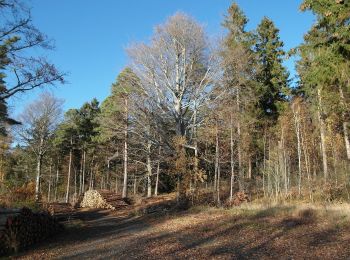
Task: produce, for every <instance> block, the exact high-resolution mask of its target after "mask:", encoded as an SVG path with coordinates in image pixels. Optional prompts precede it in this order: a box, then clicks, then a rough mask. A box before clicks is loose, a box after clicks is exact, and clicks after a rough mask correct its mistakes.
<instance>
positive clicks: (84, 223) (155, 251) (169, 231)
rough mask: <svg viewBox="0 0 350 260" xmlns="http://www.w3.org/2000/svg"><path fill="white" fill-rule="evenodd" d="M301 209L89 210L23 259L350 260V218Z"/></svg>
mask: <svg viewBox="0 0 350 260" xmlns="http://www.w3.org/2000/svg"><path fill="white" fill-rule="evenodd" d="M293 210H294V209H292V208H288V207H285V208H278V209H266V210H259V211H255V210H251V211H247V210H245V211H244V210H243V211H237V210H223V209H208V208H200V209H192V210H190V211H187V212H179V213H172V215H171V216H170V215H167V214H162V215H161V216H160V215H155V214H148V215H143V216H137V215H135V214H133V213H132V209H130V208H129V209H125V210H121V211H117V212H113V211H109V210H83V211H79V213H78V214H77V215H76V216H77V218H76V219H75V220H72V221H71V223H67V229H66V231H64V232H63V233H62V234H60V235H59V236H57V237H55V238H52V239H51V240H49V241H47V242H46V243H45V244H42V245H40V246H37V247H36V248H35V249H31V250H29V251H27V252H24V253H22V254H21V255H18V256H17V257H15V258H18V259H82V258H85V259H86V258H88V259H185V258H186V259H277V258H278V259H349V257H350V248H349V246H348V245H349V243H350V225H349V221H348V219H345V217H344V216H332V217H330V218H329V219H328V218H326V217H324V216H322V217H319V216H317V214H316V213H315V212H313V211H308V210H304V211H302V212H301V213H300V212H299V213H298V214H295V212H294V211H293Z"/></svg>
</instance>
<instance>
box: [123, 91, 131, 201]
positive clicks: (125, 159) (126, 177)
mask: <svg viewBox="0 0 350 260" xmlns="http://www.w3.org/2000/svg"><path fill="white" fill-rule="evenodd" d="M124 102H125V130H124V138H125V139H124V182H123V193H122V197H123V198H126V197H127V195H128V127H129V126H128V117H129V112H128V98H127V97H126V98H125V99H124Z"/></svg>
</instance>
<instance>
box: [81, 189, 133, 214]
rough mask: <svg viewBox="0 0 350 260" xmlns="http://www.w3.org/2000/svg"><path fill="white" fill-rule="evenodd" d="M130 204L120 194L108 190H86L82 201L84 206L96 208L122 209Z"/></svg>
mask: <svg viewBox="0 0 350 260" xmlns="http://www.w3.org/2000/svg"><path fill="white" fill-rule="evenodd" d="M128 205H129V204H128V203H127V202H126V201H125V200H123V199H122V197H121V196H120V195H119V194H115V193H113V192H110V191H108V190H89V191H87V192H85V194H84V198H83V200H82V202H81V203H80V206H81V207H82V208H94V209H111V210H116V209H121V208H125V207H127V206H128Z"/></svg>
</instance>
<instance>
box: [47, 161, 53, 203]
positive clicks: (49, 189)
mask: <svg viewBox="0 0 350 260" xmlns="http://www.w3.org/2000/svg"><path fill="white" fill-rule="evenodd" d="M51 181H52V160H51V161H50V166H49V187H48V190H47V202H50V200H51V197H50V196H51Z"/></svg>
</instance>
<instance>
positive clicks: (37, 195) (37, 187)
mask: <svg viewBox="0 0 350 260" xmlns="http://www.w3.org/2000/svg"><path fill="white" fill-rule="evenodd" d="M42 160H43V155H42V154H41V153H39V155H38V158H37V166H36V180H35V201H39V199H40V178H41V164H42Z"/></svg>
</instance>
